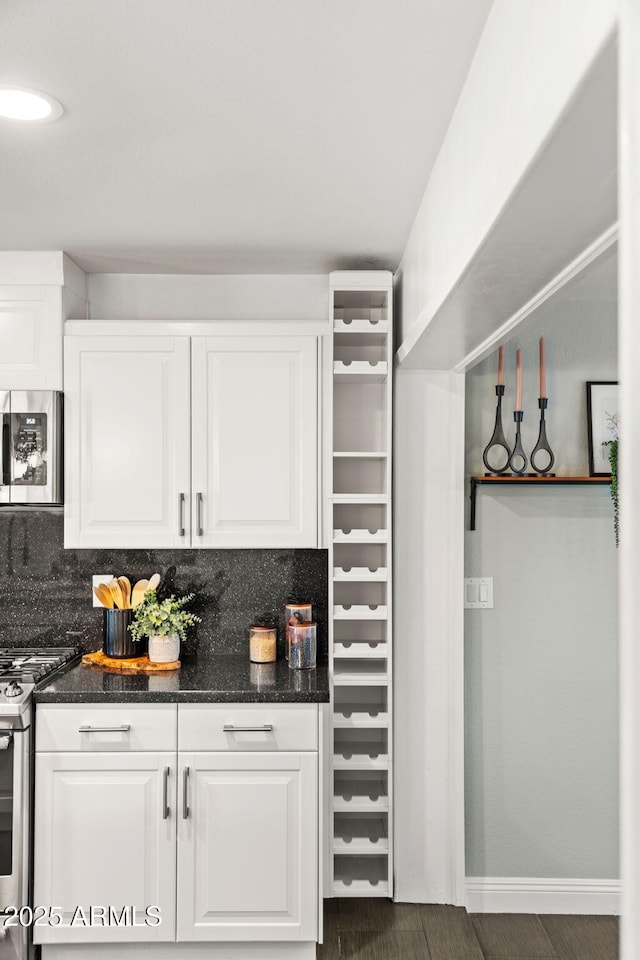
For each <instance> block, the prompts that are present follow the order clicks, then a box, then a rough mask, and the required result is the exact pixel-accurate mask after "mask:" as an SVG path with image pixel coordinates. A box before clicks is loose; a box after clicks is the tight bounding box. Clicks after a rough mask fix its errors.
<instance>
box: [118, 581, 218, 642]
mask: <svg viewBox="0 0 640 960" xmlns="http://www.w3.org/2000/svg"><path fill="white" fill-rule="evenodd" d="M194 596H195V594H193V593H188V594H187V595H186V596H184V597H179V598H177V597H174V596H171V597H166V599H164V600H158V597H157V596H156V592H155V590H147V592H146V593H145V595H144V600H143V601H142V603H141V604H140V605H139V606H137V607H136V608H135V614H134V616H135V619H134V621H133V623H132V624H131V626H130V627H129V630H130V631H131V636H132V638H133V639H134V640H141V639H142V637H152V636H153V637H171V636H176V635H177V636H178V637H180V639H181V640H185V639H186V632H187V627H190V626H192V625H193V624H195V623H200V617H197V616H196V615H195V613H188V612H187V611H186V610H184V609H183V607H184V606H185V605H186V604H187V603H189V601H190V600H193V597H194Z"/></svg>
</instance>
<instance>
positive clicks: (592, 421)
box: [587, 380, 619, 477]
mask: <svg viewBox="0 0 640 960" xmlns="http://www.w3.org/2000/svg"><path fill="white" fill-rule="evenodd" d="M587 426H588V430H589V476H591V477H610V476H611V465H610V463H609V443H610V442H611V441H612V440H617V439H618V426H619V418H618V381H617V380H590V381H589V382H588V383H587Z"/></svg>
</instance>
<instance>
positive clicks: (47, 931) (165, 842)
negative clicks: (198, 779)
mask: <svg viewBox="0 0 640 960" xmlns="http://www.w3.org/2000/svg"><path fill="white" fill-rule="evenodd" d="M175 764H176V754H175V753H166V754H165V753H162V754H158V753H138V754H126V755H123V754H108V753H100V754H95V755H88V754H77V753H73V754H71V753H39V754H37V755H36V799H35V829H34V850H35V863H34V897H35V900H34V903H37V904H39V905H40V904H41V905H43V906H45V907H47V908H48V907H52V908H53V907H55V908H56V909H58V910H59V911H60V913H61V915H62V918H63V919H62V924H61V925H59V926H54V925H45V926H36V927H35V928H34V935H35V942H36V943H113V942H123V941H131V940H154V941H165V940H174V939H175V893H176V878H175V870H176V797H177V794H176V775H175V771H176V766H175ZM167 770H168V771H169V772H168V774H167V773H166V771H167ZM165 783H166V800H167V802H166V805H165ZM150 906H154V907H158V908H159V910H160V916H161V920H162V922H161V923H160V924H155V925H154V924H153V923H150V922H146V921H145V910H146V909H147V908H148V907H150ZM77 907H81V908H82V910H83V911H84V916H85V922H83V920H82V917H81V916H80V914H79V913H78V912H77V911H76V908H77ZM90 908H93V915H92V913H91V911H90ZM97 908H104V910H105V914H104V920H101V919H100V915H99V914H98V913H96V910H97ZM109 908H112V913H111V914H110V913H109ZM124 908H128V912H127V911H125V913H124V914H123V909H124ZM133 911H135V913H134V912H133ZM74 912H76V917H75V920H74V919H73V918H74ZM118 920H119V921H120V922H119V923H118V922H117V921H118ZM72 921H73V925H72ZM91 921H93V922H91Z"/></svg>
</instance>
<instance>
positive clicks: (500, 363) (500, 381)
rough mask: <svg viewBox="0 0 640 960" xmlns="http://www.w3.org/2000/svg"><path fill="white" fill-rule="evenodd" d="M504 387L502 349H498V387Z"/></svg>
mask: <svg viewBox="0 0 640 960" xmlns="http://www.w3.org/2000/svg"><path fill="white" fill-rule="evenodd" d="M503 385H504V347H500V348H499V349H498V386H499V387H501V386H503Z"/></svg>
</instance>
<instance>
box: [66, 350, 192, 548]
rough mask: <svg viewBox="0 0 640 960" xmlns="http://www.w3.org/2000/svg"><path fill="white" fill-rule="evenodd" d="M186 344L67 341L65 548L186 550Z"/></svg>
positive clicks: (187, 519)
mask: <svg viewBox="0 0 640 960" xmlns="http://www.w3.org/2000/svg"><path fill="white" fill-rule="evenodd" d="M189 457H190V438H189V338H188V337H157V338H151V337H130V336H125V337H122V336H107V337H104V336H96V337H94V336H71V337H66V338H65V546H66V547H121V548H135V547H184V546H189V543H190V530H189V515H190V513H189V511H190V492H189V491H190V471H189Z"/></svg>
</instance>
